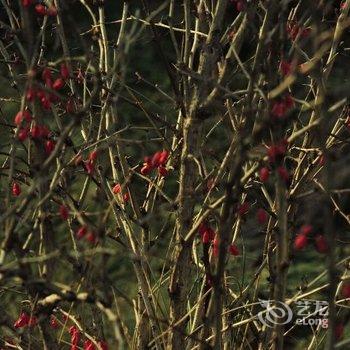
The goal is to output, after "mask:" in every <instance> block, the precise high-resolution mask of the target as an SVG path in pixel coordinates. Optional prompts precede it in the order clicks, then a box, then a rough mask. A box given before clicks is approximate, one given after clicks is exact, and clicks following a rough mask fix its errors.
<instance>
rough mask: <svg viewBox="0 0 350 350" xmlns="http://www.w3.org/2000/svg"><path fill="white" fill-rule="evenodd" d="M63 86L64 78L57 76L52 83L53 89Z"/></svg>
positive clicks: (59, 88)
mask: <svg viewBox="0 0 350 350" xmlns="http://www.w3.org/2000/svg"><path fill="white" fill-rule="evenodd" d="M63 86H64V80H63V79H62V78H57V79H56V80H55V81H54V83H53V84H52V88H53V89H54V90H61V89H62V88H63Z"/></svg>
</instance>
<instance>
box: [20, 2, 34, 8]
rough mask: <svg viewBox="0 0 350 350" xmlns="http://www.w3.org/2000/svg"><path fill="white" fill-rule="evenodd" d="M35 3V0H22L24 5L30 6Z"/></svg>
mask: <svg viewBox="0 0 350 350" xmlns="http://www.w3.org/2000/svg"><path fill="white" fill-rule="evenodd" d="M32 3H33V0H22V5H23V6H24V7H29V6H30V5H31V4H32Z"/></svg>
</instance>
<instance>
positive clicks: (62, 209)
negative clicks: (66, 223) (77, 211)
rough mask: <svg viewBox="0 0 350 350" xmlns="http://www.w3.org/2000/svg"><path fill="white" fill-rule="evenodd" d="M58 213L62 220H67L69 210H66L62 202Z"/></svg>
mask: <svg viewBox="0 0 350 350" xmlns="http://www.w3.org/2000/svg"><path fill="white" fill-rule="evenodd" d="M59 213H60V216H61V218H62V220H67V219H68V217H69V211H68V208H67V207H66V206H65V205H64V204H62V205H61V206H60V210H59Z"/></svg>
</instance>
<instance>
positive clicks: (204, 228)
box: [198, 223, 239, 257]
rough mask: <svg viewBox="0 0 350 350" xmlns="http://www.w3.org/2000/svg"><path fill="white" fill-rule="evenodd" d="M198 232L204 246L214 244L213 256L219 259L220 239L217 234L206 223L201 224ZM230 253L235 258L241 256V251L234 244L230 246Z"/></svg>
mask: <svg viewBox="0 0 350 350" xmlns="http://www.w3.org/2000/svg"><path fill="white" fill-rule="evenodd" d="M198 231H199V235H200V236H201V240H202V243H203V244H210V243H212V245H213V256H215V257H217V256H218V255H219V239H218V238H217V234H216V232H215V231H214V230H213V229H212V228H211V227H210V226H209V225H207V224H205V223H201V224H200V226H199V229H198ZM228 251H229V253H230V254H231V255H233V256H237V255H239V250H238V248H237V246H236V245H235V244H233V243H232V244H230V246H229V247H228Z"/></svg>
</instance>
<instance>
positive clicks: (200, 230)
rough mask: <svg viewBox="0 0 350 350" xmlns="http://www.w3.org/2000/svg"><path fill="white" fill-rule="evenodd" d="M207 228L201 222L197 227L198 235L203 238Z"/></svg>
mask: <svg viewBox="0 0 350 350" xmlns="http://www.w3.org/2000/svg"><path fill="white" fill-rule="evenodd" d="M208 228H209V227H208V226H207V225H206V224H205V223H203V222H201V223H200V225H199V227H198V232H199V234H200V235H201V236H203V234H204V232H205V231H207V230H208Z"/></svg>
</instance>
